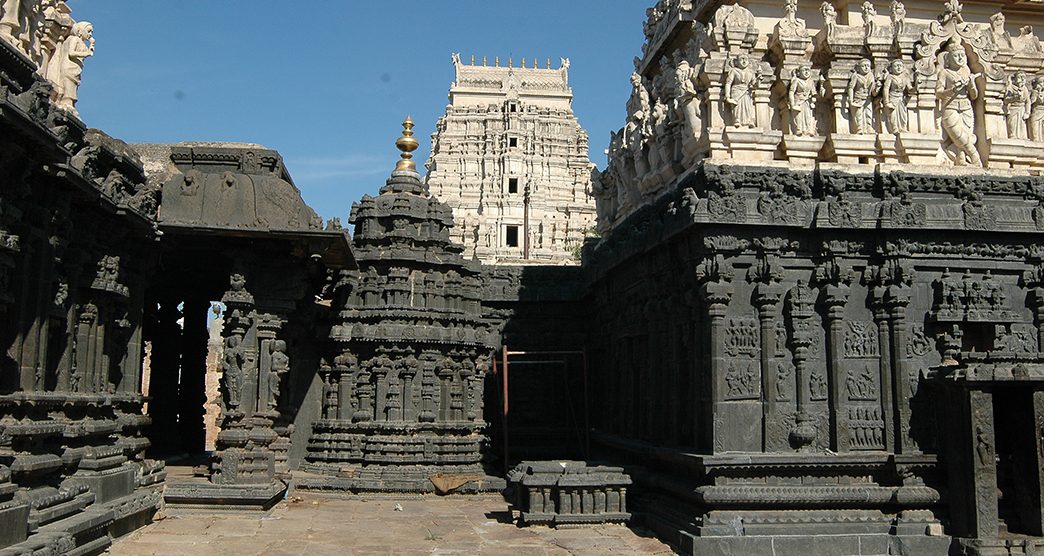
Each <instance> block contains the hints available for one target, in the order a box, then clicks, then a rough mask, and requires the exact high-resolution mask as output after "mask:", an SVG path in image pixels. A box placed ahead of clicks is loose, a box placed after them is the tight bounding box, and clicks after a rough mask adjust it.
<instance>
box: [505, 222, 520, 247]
mask: <svg viewBox="0 0 1044 556" xmlns="http://www.w3.org/2000/svg"><path fill="white" fill-rule="evenodd" d="M505 232H506V233H505V234H504V236H505V238H504V243H506V244H507V246H508V247H518V226H508V227H507V229H506V230H505Z"/></svg>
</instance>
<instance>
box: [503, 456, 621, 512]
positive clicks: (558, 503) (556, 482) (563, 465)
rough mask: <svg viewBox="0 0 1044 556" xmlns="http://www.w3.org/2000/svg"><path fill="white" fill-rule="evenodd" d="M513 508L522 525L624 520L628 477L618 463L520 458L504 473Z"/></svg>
mask: <svg viewBox="0 0 1044 556" xmlns="http://www.w3.org/2000/svg"><path fill="white" fill-rule="evenodd" d="M508 480H509V481H510V482H511V486H512V487H513V488H514V489H515V502H514V508H515V509H516V510H518V511H519V512H521V516H520V517H521V522H522V523H524V524H526V525H550V526H556V527H557V526H567V525H594V524H597V523H609V522H626V521H627V520H629V519H630V518H631V514H629V513H628V512H627V487H628V485H630V484H631V479H630V477H628V476H627V475H626V474H624V472H623V468H620V467H605V466H589V465H587V464H586V463H584V462H582V461H539V462H536V461H524V462H522V463H520V464H518V465H517V466H516V467H515V468H514V469H512V470H511V472H510V473H508Z"/></svg>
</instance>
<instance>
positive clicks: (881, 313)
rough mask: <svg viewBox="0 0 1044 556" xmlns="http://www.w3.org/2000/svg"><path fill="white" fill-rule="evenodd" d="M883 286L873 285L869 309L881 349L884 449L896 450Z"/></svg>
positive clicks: (890, 341)
mask: <svg viewBox="0 0 1044 556" xmlns="http://www.w3.org/2000/svg"><path fill="white" fill-rule="evenodd" d="M885 292H886V288H885V287H884V286H875V287H873V292H872V295H873V301H872V303H871V309H872V310H873V313H874V322H875V323H876V324H877V337H878V345H879V346H880V349H881V407H882V415H881V416H882V418H883V419H882V420H883V421H884V445H885V450H887V451H894V452H898V451H899V450H898V447H897V446H896V430H895V416H894V414H893V407H894V406H893V403H892V400H893V399H894V395H893V392H892V368H893V366H892V340H891V337H892V335H891V331H890V328H889V325H888V309H887V307H886V305H885Z"/></svg>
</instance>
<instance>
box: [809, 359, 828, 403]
mask: <svg viewBox="0 0 1044 556" xmlns="http://www.w3.org/2000/svg"><path fill="white" fill-rule="evenodd" d="M827 389H828V386H827V377H826V373H825V372H823V369H821V368H819V367H818V366H816V367H813V368H812V372H811V374H810V375H809V378H808V391H809V394H810V397H811V398H812V401H823V400H825V399H827Z"/></svg>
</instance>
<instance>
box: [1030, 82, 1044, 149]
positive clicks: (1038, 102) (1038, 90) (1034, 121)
mask: <svg viewBox="0 0 1044 556" xmlns="http://www.w3.org/2000/svg"><path fill="white" fill-rule="evenodd" d="M1030 105H1031V106H1032V109H1031V110H1030V115H1029V136H1030V139H1033V140H1034V141H1044V77H1038V78H1036V79H1034V80H1033V91H1031V92H1030Z"/></svg>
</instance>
